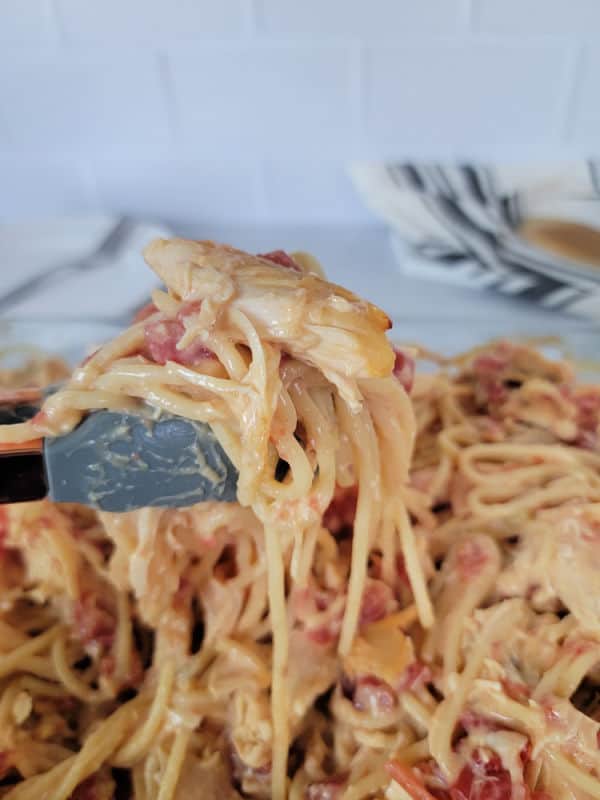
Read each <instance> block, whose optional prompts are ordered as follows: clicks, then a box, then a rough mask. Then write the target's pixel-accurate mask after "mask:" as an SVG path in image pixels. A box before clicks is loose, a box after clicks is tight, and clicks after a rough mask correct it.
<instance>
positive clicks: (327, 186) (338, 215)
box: [262, 160, 372, 224]
mask: <svg viewBox="0 0 600 800" xmlns="http://www.w3.org/2000/svg"><path fill="white" fill-rule="evenodd" d="M262 175H263V181H264V196H265V207H266V210H265V216H266V219H265V221H269V222H276V223H290V222H294V221H296V220H298V219H302V220H305V221H306V222H312V223H318V222H319V221H320V220H324V219H325V220H328V221H329V222H330V223H332V224H335V223H342V222H351V223H366V222H368V221H369V220H370V219H371V220H372V216H371V214H370V212H369V211H368V210H367V209H366V207H365V205H364V204H363V203H362V201H361V200H360V198H359V197H358V195H357V194H356V192H355V191H354V189H353V187H352V185H351V182H350V177H349V175H348V174H347V171H346V170H345V169H344V168H343V167H342V166H339V165H337V164H332V163H331V162H329V161H322V162H309V163H306V162H301V161H296V160H292V161H279V162H273V161H270V162H268V163H266V164H264V166H263V171H262Z"/></svg>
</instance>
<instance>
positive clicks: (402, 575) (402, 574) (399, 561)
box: [396, 553, 410, 589]
mask: <svg viewBox="0 0 600 800" xmlns="http://www.w3.org/2000/svg"><path fill="white" fill-rule="evenodd" d="M396 574H397V575H398V578H399V579H400V582H401V583H402V584H404V585H406V586H407V587H408V588H409V589H410V578H409V577H408V572H407V570H406V561H405V559H404V556H403V555H402V553H398V554H397V555H396Z"/></svg>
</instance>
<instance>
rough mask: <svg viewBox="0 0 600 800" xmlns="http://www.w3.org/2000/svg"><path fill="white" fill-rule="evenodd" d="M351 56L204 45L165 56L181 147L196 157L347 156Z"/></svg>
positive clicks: (352, 125)
mask: <svg viewBox="0 0 600 800" xmlns="http://www.w3.org/2000/svg"><path fill="white" fill-rule="evenodd" d="M353 64H354V61H353V52H352V50H351V48H349V47H347V46H345V45H335V44H333V45H328V46H321V45H313V44H296V43H288V44H283V43H277V44H271V43H269V44H268V45H263V46H259V45H257V44H252V45H232V44H218V43H215V44H210V45H206V46H203V47H197V48H193V49H186V50H185V51H183V49H182V48H179V49H174V50H173V51H171V52H170V53H169V65H170V69H171V82H172V86H173V91H174V94H175V103H176V112H177V116H178V121H179V125H180V129H181V132H182V139H183V143H184V145H185V146H186V147H187V148H189V149H190V150H191V151H192V152H193V154H194V155H198V156H199V157H202V156H206V155H208V156H209V157H213V158H214V157H219V156H221V155H222V154H229V155H232V154H237V155H238V156H239V155H240V154H245V155H247V156H255V157H264V156H282V157H283V156H286V157H289V158H296V157H302V156H309V155H310V156H315V157H319V156H322V155H327V156H331V155H334V154H335V155H336V156H337V157H340V156H341V157H343V156H344V154H346V155H349V154H350V153H352V151H353V149H354V148H355V146H356V134H357V131H356V119H355V100H356V98H355V93H354V85H353V75H354V73H353Z"/></svg>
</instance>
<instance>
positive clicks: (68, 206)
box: [0, 155, 93, 271]
mask: <svg viewBox="0 0 600 800" xmlns="http://www.w3.org/2000/svg"><path fill="white" fill-rule="evenodd" d="M92 202H93V201H92V193H91V192H90V185H89V181H88V176H87V173H86V168H85V167H83V166H82V165H81V164H80V163H78V162H77V161H74V160H68V159H64V160H61V159H56V158H53V157H50V158H49V157H48V156H42V157H40V156H36V157H29V158H28V159H27V160H26V161H25V160H21V159H14V158H12V157H10V156H4V155H0V223H1V222H6V221H9V222H12V221H14V220H18V219H41V218H43V217H46V216H50V217H59V216H62V215H71V214H77V213H82V212H83V213H85V212H87V211H89V210H90V208H91V205H92ZM2 269H3V267H2V266H0V271H1V270H2Z"/></svg>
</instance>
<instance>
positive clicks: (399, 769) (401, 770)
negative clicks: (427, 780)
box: [385, 760, 435, 800]
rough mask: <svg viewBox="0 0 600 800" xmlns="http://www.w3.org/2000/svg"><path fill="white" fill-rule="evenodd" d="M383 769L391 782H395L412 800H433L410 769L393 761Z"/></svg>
mask: <svg viewBox="0 0 600 800" xmlns="http://www.w3.org/2000/svg"><path fill="white" fill-rule="evenodd" d="M385 768H386V770H387V772H388V774H389V776H390V777H391V778H392V780H394V781H396V783H397V784H399V785H400V786H401V787H402V788H403V789H404V791H405V792H406V793H407V794H408V795H409V796H410V797H412V798H413V800H435V798H434V796H433V795H432V794H431V793H430V792H429V791H427V789H426V788H425V786H423V784H422V783H421V781H420V780H419V778H418V777H417V774H416V773H415V771H414V770H413V769H411V767H407V766H406V764H401V763H400V762H399V761H395V760H393V761H388V763H387V764H386V765H385Z"/></svg>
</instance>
